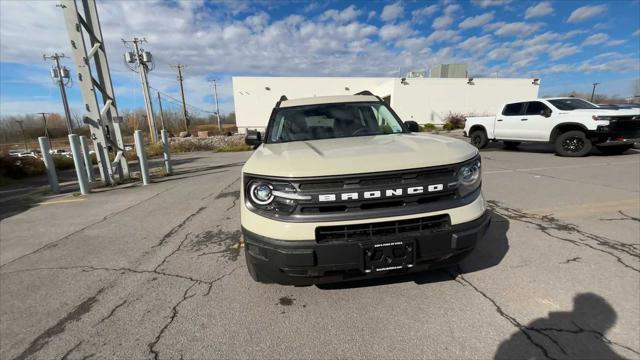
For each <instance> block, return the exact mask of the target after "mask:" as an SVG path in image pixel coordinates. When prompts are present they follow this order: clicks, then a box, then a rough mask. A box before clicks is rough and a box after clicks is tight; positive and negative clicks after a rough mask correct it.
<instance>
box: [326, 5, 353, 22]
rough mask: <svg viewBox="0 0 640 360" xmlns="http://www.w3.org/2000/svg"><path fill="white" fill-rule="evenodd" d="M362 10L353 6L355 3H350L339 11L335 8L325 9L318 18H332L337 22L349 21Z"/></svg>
mask: <svg viewBox="0 0 640 360" xmlns="http://www.w3.org/2000/svg"><path fill="white" fill-rule="evenodd" d="M361 13H362V12H361V11H360V10H358V8H356V7H355V5H351V6H349V7H346V8H345V9H344V10H342V11H339V10H336V9H330V10H327V11H325V12H324V13H323V14H322V15H321V16H320V20H333V21H337V22H349V21H353V20H355V19H357V18H358V16H360V14H361Z"/></svg>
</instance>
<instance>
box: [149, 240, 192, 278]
mask: <svg viewBox="0 0 640 360" xmlns="http://www.w3.org/2000/svg"><path fill="white" fill-rule="evenodd" d="M189 235H191V232H188V233H186V234H185V235H184V239H182V241H180V244H178V247H176V248H175V249H174V250H173V251H172V252H171V253H169V255H167V256H165V257H164V259H162V261H161V262H160V263H159V264H158V265H157V266H156V267H155V268H154V269H153V271H157V270H158V269H159V268H160V267H161V266H162V265H164V264H165V263H166V262H167V260H168V259H169V258H170V257H172V256H173V255H174V254H175V253H177V252H178V251H180V249H181V248H182V245H184V242H185V241H187V239H188V238H189Z"/></svg>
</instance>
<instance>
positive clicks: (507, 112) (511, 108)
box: [502, 103, 525, 116]
mask: <svg viewBox="0 0 640 360" xmlns="http://www.w3.org/2000/svg"><path fill="white" fill-rule="evenodd" d="M524 104H525V103H515V104H507V105H506V106H505V107H504V109H503V110H502V115H504V116H514V115H520V114H522V108H523V107H524Z"/></svg>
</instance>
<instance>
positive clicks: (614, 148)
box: [596, 144, 633, 155]
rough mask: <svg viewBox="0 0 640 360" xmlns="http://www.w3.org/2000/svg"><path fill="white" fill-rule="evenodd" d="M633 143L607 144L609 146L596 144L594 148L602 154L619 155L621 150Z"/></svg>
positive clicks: (630, 146)
mask: <svg viewBox="0 0 640 360" xmlns="http://www.w3.org/2000/svg"><path fill="white" fill-rule="evenodd" d="M632 147H633V144H630V145H609V146H597V145H596V148H597V149H598V151H600V153H602V154H603V155H620V154H622V153H623V152H625V151H627V150H629V149H631V148H632Z"/></svg>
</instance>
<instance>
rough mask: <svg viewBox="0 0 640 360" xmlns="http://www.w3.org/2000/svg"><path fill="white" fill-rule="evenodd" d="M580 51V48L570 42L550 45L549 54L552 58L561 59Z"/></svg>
mask: <svg viewBox="0 0 640 360" xmlns="http://www.w3.org/2000/svg"><path fill="white" fill-rule="evenodd" d="M578 52H580V48H579V47H577V46H575V45H569V44H556V45H553V46H551V47H549V50H548V54H549V57H550V58H551V60H559V59H562V58H564V57H567V56H571V55H573V54H576V53H578Z"/></svg>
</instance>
